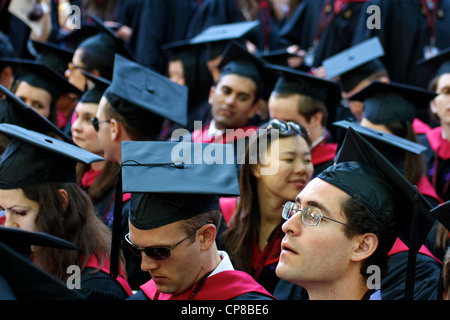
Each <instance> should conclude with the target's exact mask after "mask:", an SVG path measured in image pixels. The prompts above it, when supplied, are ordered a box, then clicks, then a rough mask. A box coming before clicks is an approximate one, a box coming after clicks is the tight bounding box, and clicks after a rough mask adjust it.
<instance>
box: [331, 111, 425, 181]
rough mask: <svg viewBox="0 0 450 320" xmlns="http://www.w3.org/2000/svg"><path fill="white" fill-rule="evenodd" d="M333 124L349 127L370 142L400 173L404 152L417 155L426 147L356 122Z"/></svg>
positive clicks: (403, 171)
mask: <svg viewBox="0 0 450 320" xmlns="http://www.w3.org/2000/svg"><path fill="white" fill-rule="evenodd" d="M333 125H335V126H336V127H339V128H343V129H346V130H347V129H348V128H350V127H351V128H352V129H353V130H355V131H356V132H358V133H359V134H360V135H362V136H363V137H364V138H365V139H366V140H367V141H368V142H370V144H372V146H374V147H375V148H376V149H377V150H378V151H379V152H380V153H381V154H382V155H383V156H384V157H385V158H386V159H387V160H389V162H390V163H391V164H392V165H393V166H395V167H396V168H397V170H399V171H400V172H401V173H402V174H404V173H405V170H406V164H405V156H406V153H412V154H415V155H419V154H422V153H423V152H425V151H426V147H424V146H423V145H421V144H419V143H415V142H412V141H410V140H408V139H404V138H402V137H399V136H396V135H394V134H390V133H387V132H383V131H379V130H375V129H372V128H367V127H363V126H361V125H360V124H359V123H356V122H351V121H347V120H341V121H337V122H335V123H333ZM339 153H340V150H338V152H337V153H336V157H335V158H336V159H337V158H338V157H339Z"/></svg>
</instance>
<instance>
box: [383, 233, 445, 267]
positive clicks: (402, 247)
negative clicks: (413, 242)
mask: <svg viewBox="0 0 450 320" xmlns="http://www.w3.org/2000/svg"><path fill="white" fill-rule="evenodd" d="M408 250H409V248H408V246H407V245H406V244H404V243H403V241H402V240H400V239H399V238H397V240H395V243H394V245H393V246H392V249H391V251H389V253H388V255H389V256H392V255H394V254H396V253H399V252H404V251H408ZM419 252H420V253H422V254H424V255H427V256H429V257H431V258H433V259H434V260H436V261H437V262H439V263H442V262H441V261H439V259H438V258H436V257H435V256H434V255H433V254H432V253H431V251H430V250H428V248H427V247H425V246H424V245H422V247H421V248H420V249H419Z"/></svg>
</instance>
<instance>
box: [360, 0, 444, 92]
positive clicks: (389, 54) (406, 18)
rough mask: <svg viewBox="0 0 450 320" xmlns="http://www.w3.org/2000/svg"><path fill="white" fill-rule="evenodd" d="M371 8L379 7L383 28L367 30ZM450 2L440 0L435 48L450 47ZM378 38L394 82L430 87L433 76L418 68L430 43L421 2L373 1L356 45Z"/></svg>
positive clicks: (362, 16) (384, 61) (361, 22)
mask: <svg viewBox="0 0 450 320" xmlns="http://www.w3.org/2000/svg"><path fill="white" fill-rule="evenodd" d="M370 5H376V6H378V7H379V8H380V20H381V29H369V28H367V24H366V23H367V19H368V18H369V17H370V16H371V15H372V13H371V12H370V13H369V14H367V13H366V9H367V7H368V6H370ZM449 26H450V0H439V10H438V15H437V22H436V29H435V30H436V31H435V33H436V47H437V48H439V49H445V48H448V47H450V27H449ZM374 36H378V37H379V38H380V41H381V43H382V45H383V48H384V51H385V55H384V56H383V57H382V58H381V60H382V62H383V63H384V65H385V66H386V68H387V70H388V72H389V76H390V78H391V80H392V81H396V82H400V83H405V84H410V85H416V86H420V87H423V88H426V87H427V86H428V83H429V81H430V80H431V79H432V77H433V74H432V73H431V72H430V71H429V70H427V69H425V68H423V67H421V66H418V65H417V63H416V62H417V60H419V59H421V58H423V57H424V47H425V46H426V45H429V44H430V31H429V28H428V23H427V19H426V16H425V14H423V13H422V4H421V0H371V1H369V2H367V3H366V4H365V7H364V8H363V9H362V11H361V14H360V17H359V22H358V25H357V26H356V30H355V35H354V39H353V43H354V44H357V43H359V42H361V41H364V40H367V39H369V38H371V37H374Z"/></svg>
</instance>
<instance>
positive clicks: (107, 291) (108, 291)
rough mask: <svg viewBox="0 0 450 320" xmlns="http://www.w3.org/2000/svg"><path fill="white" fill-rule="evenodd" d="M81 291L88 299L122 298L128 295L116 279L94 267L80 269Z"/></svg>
mask: <svg viewBox="0 0 450 320" xmlns="http://www.w3.org/2000/svg"><path fill="white" fill-rule="evenodd" d="M81 293H82V294H84V295H85V296H86V297H87V299H89V300H123V299H125V298H127V297H128V294H127V293H126V292H125V290H124V289H123V288H122V286H121V285H120V284H119V283H118V282H117V281H116V279H114V278H113V277H111V276H110V275H109V274H107V273H105V272H103V271H97V270H96V269H94V268H85V269H84V270H83V271H82V273H81Z"/></svg>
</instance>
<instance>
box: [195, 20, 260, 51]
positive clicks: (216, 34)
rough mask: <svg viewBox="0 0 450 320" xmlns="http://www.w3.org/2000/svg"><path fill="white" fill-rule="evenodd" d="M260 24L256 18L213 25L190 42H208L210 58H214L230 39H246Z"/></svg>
mask: <svg viewBox="0 0 450 320" xmlns="http://www.w3.org/2000/svg"><path fill="white" fill-rule="evenodd" d="M259 24H260V22H259V20H254V21H244V22H233V23H227V24H220V25H213V26H210V27H208V28H207V29H205V30H203V31H202V32H200V33H199V34H197V35H196V36H195V37H193V38H192V39H190V43H191V44H206V48H207V56H208V60H212V59H214V58H216V57H218V56H220V55H221V54H222V53H223V51H224V50H225V48H226V46H227V44H228V43H229V41H231V40H234V41H238V42H240V41H244V38H245V37H246V36H247V35H248V34H249V33H250V32H252V31H253V30H255V28H256V27H257V26H258V25H259Z"/></svg>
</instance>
